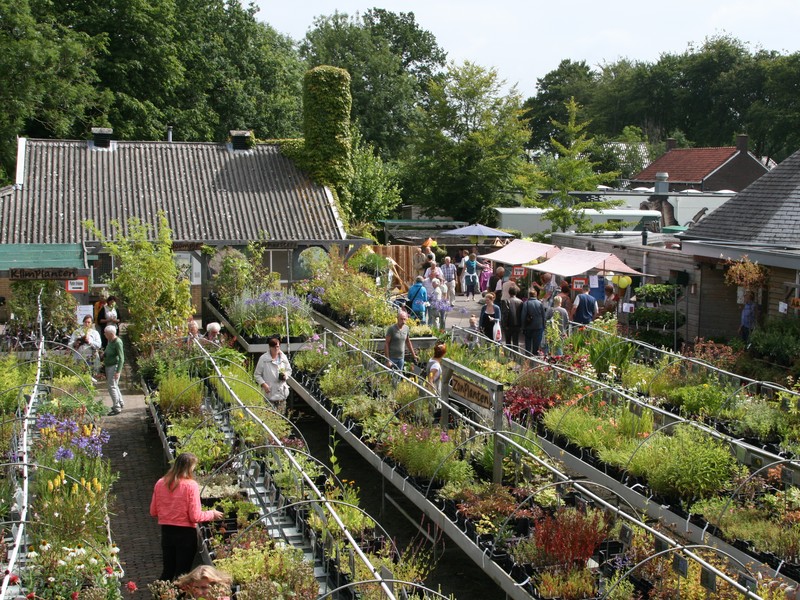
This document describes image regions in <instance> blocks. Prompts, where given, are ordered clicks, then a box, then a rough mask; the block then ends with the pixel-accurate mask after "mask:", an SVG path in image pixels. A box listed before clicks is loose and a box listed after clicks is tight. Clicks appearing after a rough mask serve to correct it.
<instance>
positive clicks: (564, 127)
mask: <svg viewBox="0 0 800 600" xmlns="http://www.w3.org/2000/svg"><path fill="white" fill-rule="evenodd" d="M566 109H567V120H566V122H563V123H562V122H559V121H556V120H555V119H553V127H554V128H555V129H556V130H557V135H558V139H557V138H555V137H553V138H551V139H550V144H551V145H552V146H553V148H555V150H556V152H557V153H558V154H557V156H555V157H553V156H548V157H546V158H545V159H544V160H543V161H542V171H543V172H544V176H545V187H546V188H547V189H551V190H555V194H553V196H551V197H550V198H549V199H548V202H547V205H548V207H549V208H551V209H552V210H550V212H548V214H547V216H546V217H545V218H546V219H548V220H549V221H552V223H553V230H554V231H556V230H559V231H567V230H568V229H571V228H572V226H573V225H574V226H575V229H576V230H577V231H590V230H591V229H592V226H591V221H590V219H589V218H588V217H585V216H583V214H582V212H581V209H584V208H611V207H612V206H614V203H613V202H581V203H580V205H578V204H577V202H576V199H575V198H574V197H573V196H570V194H569V192H572V191H589V190H595V189H597V186H598V185H599V184H603V183H609V182H611V181H613V180H614V178H616V176H617V175H618V173H616V172H610V173H597V172H595V166H596V163H593V162H592V161H591V160H590V159H589V153H590V152H591V151H592V148H593V146H594V144H595V142H594V140H593V139H592V138H590V137H588V135H587V133H586V129H587V127H588V126H589V123H588V122H582V123H579V122H578V112H579V110H580V107H579V105H578V103H577V102H576V101H575V98H571V99H570V100H569V101H568V102H566Z"/></svg>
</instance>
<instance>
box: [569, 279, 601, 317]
mask: <svg viewBox="0 0 800 600" xmlns="http://www.w3.org/2000/svg"><path fill="white" fill-rule="evenodd" d="M596 316H597V300H595V299H594V298H592V297H591V296H590V295H589V286H588V285H586V284H584V285H583V289H582V290H581V293H580V294H578V295H577V297H576V298H575V302H573V303H572V313H571V314H570V318H571V319H572V320H573V321H575V322H576V323H580V324H581V325H588V324H589V323H591V322H592V321H593V320H594V319H595V317H596Z"/></svg>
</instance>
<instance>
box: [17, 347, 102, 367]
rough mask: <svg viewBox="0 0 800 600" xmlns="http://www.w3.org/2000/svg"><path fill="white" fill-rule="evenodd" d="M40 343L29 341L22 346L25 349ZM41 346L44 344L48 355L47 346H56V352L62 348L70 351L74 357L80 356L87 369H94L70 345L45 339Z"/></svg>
mask: <svg viewBox="0 0 800 600" xmlns="http://www.w3.org/2000/svg"><path fill="white" fill-rule="evenodd" d="M39 341H40V340H29V341H27V342H22V343H21V344H20V345H21V346H22V347H23V348H25V346H26V345H35V344H38V343H39ZM41 344H42V347H43V348H44V349H45V350H44V351H45V353H47V346H48V345H50V346H55V350H56V351H57V350H58V349H60V348H65V349H67V350H69V352H70V353H71V354H73V355H78V357H79V358H80V359H81V361H82V362H83V363H84V364H85V365H86V368H88V369H89V370H90V371H91V368H92V367H91V366H90V365H89V362H88V361H87V360H86V359H85V358H84V357H83V355H81V353H80V352H78V351H77V350H75V348H70V347H69V345H67V344H64V343H62V342H57V341H55V340H45V339H43V340H41ZM35 347H36V348H38V347H39V346H35ZM98 352H99V350H98ZM66 356H69V354H67V355H66ZM73 358H75V357H74V356H73Z"/></svg>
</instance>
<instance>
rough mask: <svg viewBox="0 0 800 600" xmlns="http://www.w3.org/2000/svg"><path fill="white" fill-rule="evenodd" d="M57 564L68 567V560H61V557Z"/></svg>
mask: <svg viewBox="0 0 800 600" xmlns="http://www.w3.org/2000/svg"><path fill="white" fill-rule="evenodd" d="M56 564H57V565H58V566H59V567H66V566H67V563H66V561H63V560H61V559H58V562H57V563H56Z"/></svg>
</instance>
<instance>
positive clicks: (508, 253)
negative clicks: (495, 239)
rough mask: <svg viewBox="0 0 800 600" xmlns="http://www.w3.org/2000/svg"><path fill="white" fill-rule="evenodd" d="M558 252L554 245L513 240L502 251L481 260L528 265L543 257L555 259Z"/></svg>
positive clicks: (482, 255)
mask: <svg viewBox="0 0 800 600" xmlns="http://www.w3.org/2000/svg"><path fill="white" fill-rule="evenodd" d="M558 251H559V250H558V248H557V247H556V246H553V245H552V244H540V243H539V242H526V241H525V240H512V241H510V242H509V243H508V245H506V246H504V247H503V248H501V249H500V250H497V251H495V252H491V253H489V254H481V255H480V257H479V258H484V259H486V260H491V261H494V262H499V263H503V264H504V265H526V264H528V263H529V262H532V261H534V260H536V259H537V258H541V257H542V256H545V257H547V258H553V257H554V256H555V255H556V254H558Z"/></svg>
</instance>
